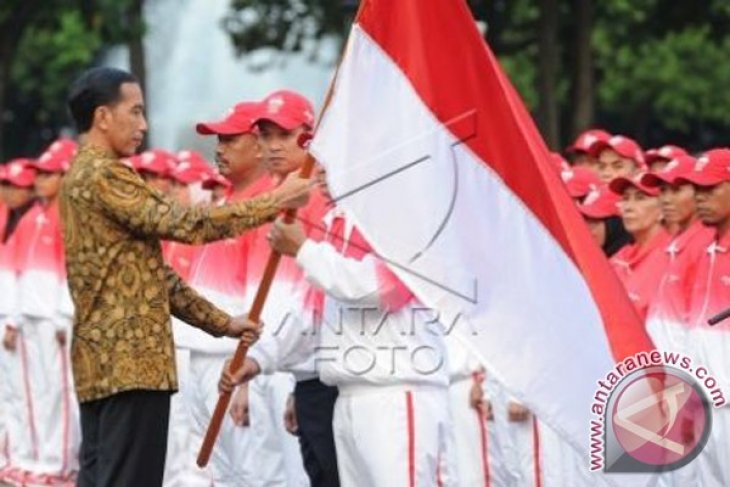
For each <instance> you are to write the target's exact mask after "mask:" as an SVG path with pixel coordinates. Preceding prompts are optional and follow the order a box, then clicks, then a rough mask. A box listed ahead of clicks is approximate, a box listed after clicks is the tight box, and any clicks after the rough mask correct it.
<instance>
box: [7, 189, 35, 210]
mask: <svg viewBox="0 0 730 487" xmlns="http://www.w3.org/2000/svg"><path fill="white" fill-rule="evenodd" d="M2 186H3V193H4V194H5V203H6V204H7V205H8V207H9V208H10V209H11V210H14V209H15V208H20V207H21V206H23V205H24V204H26V203H27V202H28V201H30V199H31V198H32V197H33V188H32V187H30V188H21V187H18V186H13V185H12V184H6V183H3V184H2Z"/></svg>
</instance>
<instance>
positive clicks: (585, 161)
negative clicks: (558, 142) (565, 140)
mask: <svg viewBox="0 0 730 487" xmlns="http://www.w3.org/2000/svg"><path fill="white" fill-rule="evenodd" d="M610 138H611V134H609V133H608V132H606V131H605V130H601V129H590V130H586V131H584V132H582V133H581V134H580V135H579V136H578V137H577V138H576V139H575V141H574V142H573V143H572V144H571V145H569V146H568V147H567V148H566V149H565V151H566V152H567V153H568V154H572V160H571V164H572V165H573V166H576V167H585V168H587V169H590V170H592V171H596V172H598V158H597V157H596V155H595V152H594V148H595V146H596V144H598V143H599V142H606V141H607V140H608V139H610Z"/></svg>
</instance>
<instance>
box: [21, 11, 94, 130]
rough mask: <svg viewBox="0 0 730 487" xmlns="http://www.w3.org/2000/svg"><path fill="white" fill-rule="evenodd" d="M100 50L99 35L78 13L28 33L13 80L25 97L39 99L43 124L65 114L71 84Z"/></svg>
mask: <svg viewBox="0 0 730 487" xmlns="http://www.w3.org/2000/svg"><path fill="white" fill-rule="evenodd" d="M100 47H101V39H100V38H99V36H98V35H97V33H96V32H93V31H90V30H88V29H87V28H86V26H85V25H84V22H83V19H82V18H81V15H80V13H79V12H77V11H74V10H68V11H64V12H61V13H60V15H59V16H58V17H57V18H56V19H55V22H53V23H51V24H50V25H47V26H45V25H33V26H31V27H29V28H28V29H27V31H26V33H25V35H24V36H23V39H22V41H21V43H20V46H19V49H18V53H17V60H18V62H16V63H15V64H14V66H13V69H12V78H11V79H12V81H13V83H14V84H15V86H16V88H17V90H18V91H19V92H20V93H21V94H23V95H27V96H28V97H34V98H37V99H38V102H39V110H38V111H37V114H36V117H37V119H38V121H39V122H48V121H49V120H50V119H51V118H52V117H53V116H54V114H58V113H63V110H64V103H65V97H66V92H67V90H68V86H69V84H70V82H71V81H72V80H73V78H74V77H75V76H77V75H78V73H79V71H80V70H82V69H83V68H84V67H86V66H88V65H89V64H90V63H91V62H92V60H93V58H94V55H95V54H96V53H97V52H98V50H99V48H100Z"/></svg>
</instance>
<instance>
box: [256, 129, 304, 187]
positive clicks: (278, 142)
mask: <svg viewBox="0 0 730 487" xmlns="http://www.w3.org/2000/svg"><path fill="white" fill-rule="evenodd" d="M259 130H260V134H261V135H260V136H259V140H260V141H261V148H262V150H263V156H264V163H265V164H266V168H267V169H268V170H269V172H270V173H272V174H276V175H278V176H284V175H286V174H289V173H290V172H292V171H296V170H297V169H299V168H300V167H301V166H302V164H304V161H305V160H306V158H307V151H306V150H304V149H302V148H301V147H299V144H298V142H297V141H298V140H299V136H300V135H301V134H303V133H304V132H306V131H307V129H306V127H304V125H300V126H299V127H297V128H295V129H292V130H286V129H284V128H282V127H280V126H279V125H276V124H275V123H273V122H269V121H267V120H264V121H262V122H260V123H259Z"/></svg>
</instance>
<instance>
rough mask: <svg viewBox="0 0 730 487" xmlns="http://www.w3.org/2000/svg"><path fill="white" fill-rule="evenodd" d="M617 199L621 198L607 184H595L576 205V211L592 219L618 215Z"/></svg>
mask: <svg viewBox="0 0 730 487" xmlns="http://www.w3.org/2000/svg"><path fill="white" fill-rule="evenodd" d="M619 199H621V198H620V197H619V196H618V195H617V194H616V193H614V192H613V191H609V190H608V186H606V185H603V186H597V187H595V188H592V189H591V190H590V191H589V192H588V194H587V195H586V197H585V199H584V200H583V203H581V204H579V205H578V211H580V212H581V213H582V214H583V215H584V216H587V217H588V218H593V219H594V220H603V219H604V218H608V217H611V216H618V214H619V213H618V202H619Z"/></svg>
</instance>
